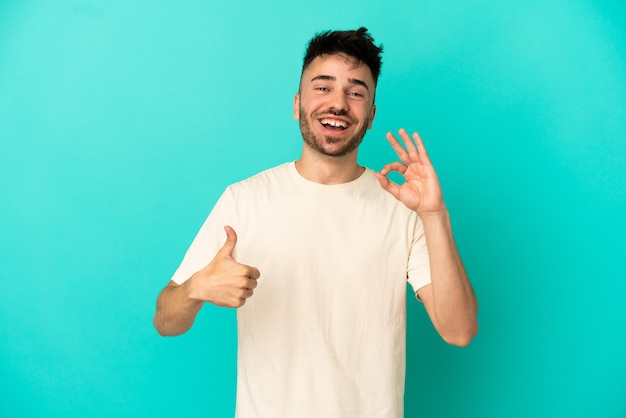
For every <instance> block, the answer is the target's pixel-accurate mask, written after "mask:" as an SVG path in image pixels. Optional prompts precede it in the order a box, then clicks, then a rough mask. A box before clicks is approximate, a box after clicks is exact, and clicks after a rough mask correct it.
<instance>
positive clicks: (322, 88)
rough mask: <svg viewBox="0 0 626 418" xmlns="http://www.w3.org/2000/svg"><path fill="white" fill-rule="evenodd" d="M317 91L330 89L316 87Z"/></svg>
mask: <svg viewBox="0 0 626 418" xmlns="http://www.w3.org/2000/svg"><path fill="white" fill-rule="evenodd" d="M315 90H318V91H328V88H326V87H316V88H315Z"/></svg>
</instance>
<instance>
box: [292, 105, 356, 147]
mask: <svg viewBox="0 0 626 418" xmlns="http://www.w3.org/2000/svg"><path fill="white" fill-rule="evenodd" d="M325 115H328V116H346V115H345V113H344V112H333V111H332V110H331V111H327V112H320V113H316V114H312V115H311V116H310V117H307V116H306V115H305V114H304V112H303V109H302V107H300V132H301V134H302V139H303V140H304V142H305V143H306V144H307V145H309V146H310V147H311V148H313V149H314V150H315V151H317V152H319V153H320V154H322V155H326V156H328V157H343V156H345V155H347V154H350V153H351V152H352V151H354V150H355V149H357V148H358V147H359V145H360V144H361V142H362V141H363V137H364V136H365V133H366V132H367V124H363V126H362V127H361V128H360V129H359V130H358V131H357V132H355V134H354V135H352V136H351V137H350V138H348V140H347V141H346V142H345V143H344V144H343V146H341V147H340V148H334V149H329V148H328V147H326V145H327V144H336V143H337V142H339V141H341V140H339V139H337V138H334V137H332V136H324V135H322V134H319V135H315V134H314V133H313V130H312V129H311V121H317V120H318V119H319V118H321V117H323V116H325ZM302 116H304V117H302ZM350 123H351V124H353V121H352V120H351V121H350Z"/></svg>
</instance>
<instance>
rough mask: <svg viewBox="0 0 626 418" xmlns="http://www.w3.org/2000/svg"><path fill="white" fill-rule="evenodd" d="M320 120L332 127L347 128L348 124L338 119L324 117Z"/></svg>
mask: <svg viewBox="0 0 626 418" xmlns="http://www.w3.org/2000/svg"><path fill="white" fill-rule="evenodd" d="M320 122H322V124H323V125H330V126H332V127H335V128H347V127H348V124H347V123H346V122H344V121H342V120H337V119H322V120H321V121H320Z"/></svg>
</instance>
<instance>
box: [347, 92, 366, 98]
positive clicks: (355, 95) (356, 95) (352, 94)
mask: <svg viewBox="0 0 626 418" xmlns="http://www.w3.org/2000/svg"><path fill="white" fill-rule="evenodd" d="M348 95H349V96H353V97H363V95H362V94H361V93H359V92H356V91H351V92H350V93H348Z"/></svg>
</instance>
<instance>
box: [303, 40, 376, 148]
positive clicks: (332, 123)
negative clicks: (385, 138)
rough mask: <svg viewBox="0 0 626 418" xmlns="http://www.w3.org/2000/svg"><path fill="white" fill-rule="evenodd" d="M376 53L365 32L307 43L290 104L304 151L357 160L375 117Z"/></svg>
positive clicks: (374, 46) (371, 41)
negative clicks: (297, 86)
mask: <svg viewBox="0 0 626 418" xmlns="http://www.w3.org/2000/svg"><path fill="white" fill-rule="evenodd" d="M381 52H382V46H380V47H378V46H376V45H374V42H373V39H372V37H371V35H369V34H368V33H367V29H365V28H361V29H358V30H355V31H332V32H331V31H328V32H323V33H321V34H318V35H316V36H315V37H314V38H313V39H312V40H311V41H310V42H309V46H308V47H307V51H306V55H305V57H304V64H303V66H302V75H301V77H300V87H299V89H298V94H296V97H295V100H294V118H295V119H298V120H299V121H300V131H301V132H302V137H303V139H304V142H305V149H307V150H312V151H314V152H316V153H319V154H323V155H326V156H329V157H343V156H348V155H351V156H353V157H355V156H356V150H357V148H358V146H359V144H360V143H361V141H362V140H363V137H364V136H365V132H366V131H367V129H369V128H371V126H372V121H373V120H374V115H375V113H376V106H375V105H374V96H375V95H376V83H377V80H378V75H379V74H380V65H381V57H380V54H381Z"/></svg>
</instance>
